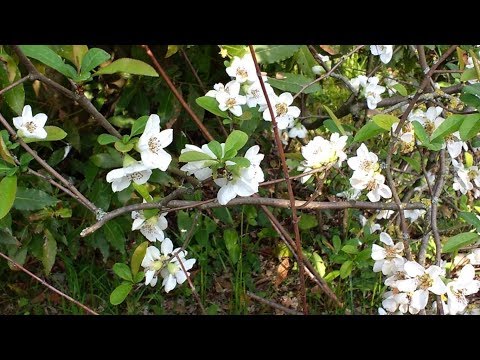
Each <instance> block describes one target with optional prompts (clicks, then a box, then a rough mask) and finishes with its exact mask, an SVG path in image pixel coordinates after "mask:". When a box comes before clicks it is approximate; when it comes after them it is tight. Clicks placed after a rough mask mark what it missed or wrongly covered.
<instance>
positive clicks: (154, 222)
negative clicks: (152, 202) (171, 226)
mask: <svg viewBox="0 0 480 360" xmlns="http://www.w3.org/2000/svg"><path fill="white" fill-rule="evenodd" d="M165 215H167V213H161V214H159V215H155V216H152V217H151V218H149V219H146V218H145V216H144V215H143V211H132V219H133V224H132V231H133V230H140V232H141V233H142V234H143V235H144V236H145V237H146V238H147V240H148V241H151V242H155V241H160V242H161V241H163V240H164V238H165V235H164V233H163V230H165V229H166V228H167V227H168V222H167V219H166V218H165Z"/></svg>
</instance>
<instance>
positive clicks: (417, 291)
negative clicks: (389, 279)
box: [396, 261, 447, 310]
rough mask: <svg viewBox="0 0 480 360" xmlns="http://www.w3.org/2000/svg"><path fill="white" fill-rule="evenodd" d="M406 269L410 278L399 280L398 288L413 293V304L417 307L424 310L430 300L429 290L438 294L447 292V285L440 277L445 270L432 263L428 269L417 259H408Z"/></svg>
mask: <svg viewBox="0 0 480 360" xmlns="http://www.w3.org/2000/svg"><path fill="white" fill-rule="evenodd" d="M404 270H405V272H406V274H407V275H408V276H409V277H410V279H405V280H398V281H397V282H396V285H397V288H398V290H400V291H402V292H408V293H411V292H413V294H412V300H411V306H412V307H413V308H415V309H418V310H422V309H425V306H426V305H427V302H428V295H429V291H431V292H433V293H434V294H436V295H442V294H445V293H446V291H447V287H446V286H445V284H444V283H443V281H442V279H440V275H441V274H443V272H444V271H443V270H442V269H441V268H440V267H438V266H436V265H431V266H430V267H429V268H428V269H426V270H425V268H424V267H423V266H422V265H420V264H419V263H417V262H415V261H407V262H406V263H405V265H404Z"/></svg>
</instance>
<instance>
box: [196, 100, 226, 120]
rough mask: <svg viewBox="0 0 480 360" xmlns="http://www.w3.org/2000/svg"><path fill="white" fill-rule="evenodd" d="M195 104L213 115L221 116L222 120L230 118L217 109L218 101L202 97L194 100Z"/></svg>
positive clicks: (224, 112)
mask: <svg viewBox="0 0 480 360" xmlns="http://www.w3.org/2000/svg"><path fill="white" fill-rule="evenodd" d="M195 102H196V103H197V104H198V105H199V106H201V107H202V108H204V109H205V110H207V111H210V112H211V113H212V114H214V115H217V116H221V117H223V118H230V116H229V115H228V113H227V112H226V111H222V110H220V109H219V108H218V101H217V100H216V99H215V98H213V97H210V96H202V97H199V98H198V99H197V100H195Z"/></svg>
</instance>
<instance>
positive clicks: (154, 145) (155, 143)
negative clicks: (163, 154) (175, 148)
mask: <svg viewBox="0 0 480 360" xmlns="http://www.w3.org/2000/svg"><path fill="white" fill-rule="evenodd" d="M148 148H149V149H150V151H151V152H153V153H154V154H158V150H160V141H159V140H158V139H157V138H156V137H155V136H152V137H151V138H150V139H148Z"/></svg>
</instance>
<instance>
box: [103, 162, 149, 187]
mask: <svg viewBox="0 0 480 360" xmlns="http://www.w3.org/2000/svg"><path fill="white" fill-rule="evenodd" d="M150 175H152V170H151V169H149V168H148V167H146V166H145V165H144V164H143V163H142V162H135V163H133V164H131V165H129V166H126V167H122V168H119V169H114V170H111V171H109V172H108V174H107V182H108V183H112V191H113V192H117V191H122V190H124V189H126V188H127V187H128V186H130V184H131V183H132V181H133V182H134V183H135V184H138V185H142V184H145V183H146V182H147V181H148V179H149V178H150Z"/></svg>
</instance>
